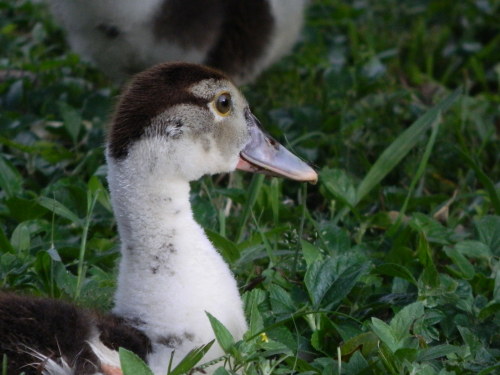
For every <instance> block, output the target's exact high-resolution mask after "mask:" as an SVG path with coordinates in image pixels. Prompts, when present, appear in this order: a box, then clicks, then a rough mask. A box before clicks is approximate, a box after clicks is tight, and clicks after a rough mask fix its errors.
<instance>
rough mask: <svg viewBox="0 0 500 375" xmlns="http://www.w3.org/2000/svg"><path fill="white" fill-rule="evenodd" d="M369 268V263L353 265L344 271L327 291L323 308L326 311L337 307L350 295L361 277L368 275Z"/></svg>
mask: <svg viewBox="0 0 500 375" xmlns="http://www.w3.org/2000/svg"><path fill="white" fill-rule="evenodd" d="M369 267H370V263H369V262H365V263H363V264H354V265H352V266H350V267H349V268H347V269H346V270H344V272H342V273H341V274H340V275H339V276H338V277H337V279H336V280H335V281H334V282H333V284H332V285H331V287H330V288H329V289H328V291H327V293H326V295H325V298H324V304H325V307H326V308H327V309H332V308H334V307H337V305H339V304H340V302H342V300H343V299H344V297H346V296H347V295H348V294H349V293H350V291H351V290H352V288H353V287H354V285H356V283H357V282H358V280H359V279H360V278H361V276H363V275H365V274H367V273H368V269H369Z"/></svg>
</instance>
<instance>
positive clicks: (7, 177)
mask: <svg viewBox="0 0 500 375" xmlns="http://www.w3.org/2000/svg"><path fill="white" fill-rule="evenodd" d="M22 183H23V179H22V177H21V174H20V173H19V172H18V171H17V169H16V168H14V166H12V165H11V164H10V163H9V162H7V161H6V160H5V159H4V158H3V156H2V155H0V189H2V190H3V191H4V192H5V195H6V196H7V197H8V198H10V197H12V196H14V195H15V194H16V193H18V192H19V191H20V190H21V186H22Z"/></svg>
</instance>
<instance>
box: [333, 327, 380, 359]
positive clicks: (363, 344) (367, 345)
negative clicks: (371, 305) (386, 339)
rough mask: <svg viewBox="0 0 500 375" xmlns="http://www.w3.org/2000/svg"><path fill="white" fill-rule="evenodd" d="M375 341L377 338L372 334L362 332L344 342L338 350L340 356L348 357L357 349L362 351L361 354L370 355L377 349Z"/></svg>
mask: <svg viewBox="0 0 500 375" xmlns="http://www.w3.org/2000/svg"><path fill="white" fill-rule="evenodd" d="M384 324H385V323H384ZM377 341H378V338H377V336H375V334H374V333H373V332H363V333H360V334H359V335H357V336H354V337H351V338H350V339H349V340H347V341H345V342H344V343H343V344H342V345H341V346H340V350H341V353H342V356H345V355H349V354H351V353H353V352H355V351H357V350H358V349H359V348H361V349H362V351H363V353H370V352H371V351H372V350H373V349H374V348H376V347H377Z"/></svg>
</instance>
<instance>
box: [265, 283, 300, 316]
mask: <svg viewBox="0 0 500 375" xmlns="http://www.w3.org/2000/svg"><path fill="white" fill-rule="evenodd" d="M268 290H269V300H270V302H271V308H272V311H273V313H274V314H292V313H294V312H295V311H296V310H297V306H295V304H294V303H293V300H292V297H291V296H290V293H289V292H287V291H286V290H285V289H283V288H282V287H280V286H279V285H277V284H271V285H270V286H269V288H268Z"/></svg>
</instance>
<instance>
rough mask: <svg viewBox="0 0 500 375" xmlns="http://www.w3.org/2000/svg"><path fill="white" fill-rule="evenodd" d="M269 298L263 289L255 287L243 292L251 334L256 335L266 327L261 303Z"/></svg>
mask: <svg viewBox="0 0 500 375" xmlns="http://www.w3.org/2000/svg"><path fill="white" fill-rule="evenodd" d="M266 299H267V294H266V292H264V291H263V290H262V289H253V290H251V291H250V292H247V293H245V294H243V301H244V305H245V315H246V316H248V317H249V331H250V335H256V334H257V333H259V332H261V331H262V330H263V329H264V319H263V317H262V315H261V313H260V310H259V305H260V304H262V303H263V302H264V301H266Z"/></svg>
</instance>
